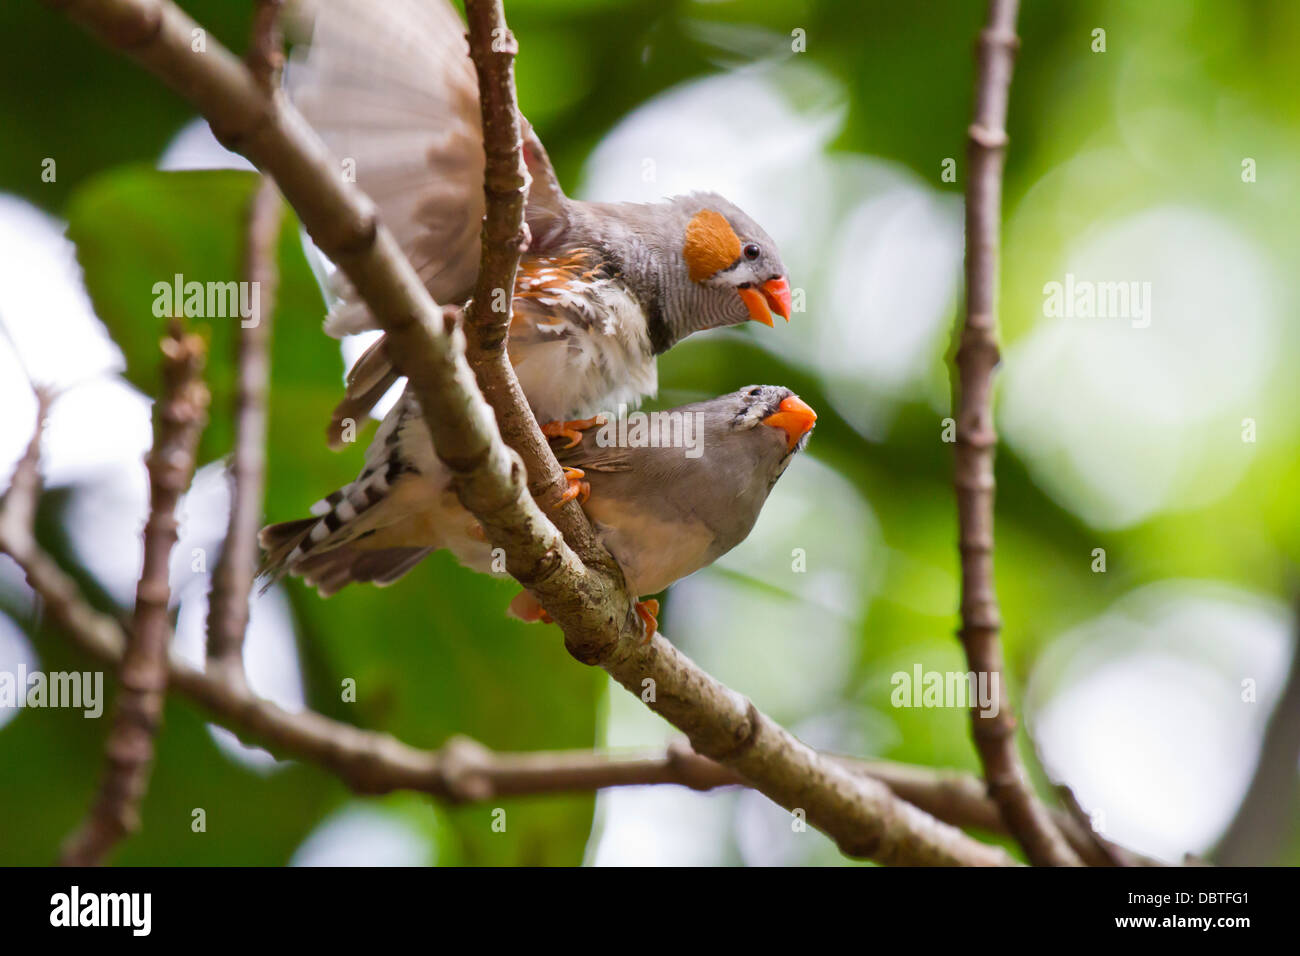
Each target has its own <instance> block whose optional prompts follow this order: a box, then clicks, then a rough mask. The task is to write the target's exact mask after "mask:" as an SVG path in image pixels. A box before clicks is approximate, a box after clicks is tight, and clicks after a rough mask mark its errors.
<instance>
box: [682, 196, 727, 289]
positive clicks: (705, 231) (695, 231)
mask: <svg viewBox="0 0 1300 956" xmlns="http://www.w3.org/2000/svg"><path fill="white" fill-rule="evenodd" d="M682 258H683V259H685V260H686V266H687V268H688V269H689V270H690V276H691V281H692V282H703V281H704V280H705V279H707V278H708V277H709V276H711V275H713V273H715V272H717V271H718V270H719V269H725V268H727V266H729V265H731V264H732V263H733V262H735V261H736V260H737V259H739V258H740V238H739V237H738V236H737V235H736V233H735V231H734V230H733V229H732V228H731V224H730V223H729V222H727V220H726V219H725V218H724V217H723V216H722V215H721V214H720V213H716V212H714V211H713V210H712V209H705V210H703V211H702V212H697V213H696V214H695V216H694V218H692V219H691V221H690V223H689V224H688V225H687V226H686V245H684V246H683V247H682Z"/></svg>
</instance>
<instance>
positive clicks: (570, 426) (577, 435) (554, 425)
mask: <svg viewBox="0 0 1300 956" xmlns="http://www.w3.org/2000/svg"><path fill="white" fill-rule="evenodd" d="M603 424H605V416H604V415H593V416H592V417H591V418H578V419H575V420H573V421H570V422H547V423H546V424H545V425H543V426H542V434H543V435H545V436H546V437H547V438H567V439H569V443H568V444H567V445H565V446H564V448H562V449H560V450H561V451H564V450H565V449H568V448H572V447H573V446H575V445H580V444H582V433H583V432H584V431H586V430H587V429H588V428H595V427H596V426H597V425H603Z"/></svg>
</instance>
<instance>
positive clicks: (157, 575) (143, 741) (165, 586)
mask: <svg viewBox="0 0 1300 956" xmlns="http://www.w3.org/2000/svg"><path fill="white" fill-rule="evenodd" d="M162 351H163V363H162V375H163V393H162V397H161V398H159V399H158V401H157V402H156V403H155V405H154V414H155V424H154V443H153V449H152V450H151V451H150V453H149V458H148V466H149V485H150V512H149V520H148V522H147V523H146V524H145V528H144V568H143V570H142V571H141V572H140V583H139V585H137V587H136V596H135V620H134V624H133V625H132V628H131V636H130V638H129V639H128V640H127V641H126V646H125V648H124V650H123V653H122V663H121V670H120V672H119V680H120V682H121V690H120V691H119V695H118V698H117V709H116V714H115V715H114V718H113V726H112V728H111V729H110V730H109V733H108V741H107V743H106V744H105V748H104V750H105V754H106V756H107V758H108V767H107V769H106V771H105V773H104V779H103V782H102V784H101V786H100V790H99V796H98V797H97V798H96V800H95V803H94V805H93V806H92V807H91V809H90V812H89V814H88V815H87V817H86V820H85V821H84V822H83V823H82V825H81V827H80V828H79V829H78V830H77V832H75V833H74V834H73V835H72V836H71V837H70V838H69V840H68V842H67V844H66V845H65V847H64V851H63V860H62V862H63V863H64V864H65V865H68V866H96V865H98V864H100V863H102V862H103V860H104V857H105V856H106V855H107V854H108V852H109V851H110V850H111V849H112V848H113V846H114V844H116V843H117V842H118V841H119V840H120V839H122V837H124V836H126V835H127V834H130V833H134V832H135V831H136V829H138V828H139V825H140V804H141V802H142V801H143V799H144V794H145V791H146V790H148V787H149V770H150V766H151V765H152V763H153V753H154V747H153V739H154V735H155V734H156V733H157V731H158V724H159V722H160V721H161V719H162V709H163V698H164V696H165V694H166V691H167V645H168V643H169V641H170V638H171V621H170V620H169V618H168V616H167V602H168V599H169V598H170V596H171V587H170V585H169V583H168V572H169V566H170V563H171V553H172V547H173V546H174V545H175V544H176V529H177V520H176V505H177V503H178V502H179V501H180V497H181V495H182V494H184V493H185V489H186V488H188V487H189V484H190V479H191V478H192V477H193V475H194V464H195V455H196V452H197V450H198V444H199V433H200V432H201V431H202V429H203V422H204V418H205V412H206V409H207V404H208V390H207V388H206V387H205V386H204V384H203V381H202V379H201V377H200V371H201V370H202V368H203V353H204V346H203V339H201V338H200V337H199V336H197V335H188V334H186V333H185V332H184V331H183V330H182V328H181V325H180V323H179V321H174V322H173V325H172V330H171V333H170V335H169V336H168V337H167V338H165V339H163V340H162Z"/></svg>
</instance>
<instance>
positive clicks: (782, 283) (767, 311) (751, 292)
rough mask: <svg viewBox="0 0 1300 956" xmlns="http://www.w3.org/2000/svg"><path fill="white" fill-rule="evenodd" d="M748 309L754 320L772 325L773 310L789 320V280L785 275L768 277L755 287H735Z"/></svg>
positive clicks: (769, 326) (768, 325)
mask: <svg viewBox="0 0 1300 956" xmlns="http://www.w3.org/2000/svg"><path fill="white" fill-rule="evenodd" d="M736 291H737V292H739V293H740V298H741V299H742V300H744V303H745V308H747V309H749V317H750V318H751V319H753V320H754V321H755V322H762V323H763V324H764V325H766V326H767V327H768V328H771V327H772V313H773V312H775V313H776V314H777V315H779V316H780V317H781V318H783V319H785V320H786V321H787V322H789V321H790V282H789V280H788V279H786V277H785V276H781V277H780V278H778V279H768V280H767V281H766V282H764V283H763V284H762V285H761V286H759V287H758V288H757V289H755V288H754V287H752V286H751V287H749V288H748V289H737V290H736Z"/></svg>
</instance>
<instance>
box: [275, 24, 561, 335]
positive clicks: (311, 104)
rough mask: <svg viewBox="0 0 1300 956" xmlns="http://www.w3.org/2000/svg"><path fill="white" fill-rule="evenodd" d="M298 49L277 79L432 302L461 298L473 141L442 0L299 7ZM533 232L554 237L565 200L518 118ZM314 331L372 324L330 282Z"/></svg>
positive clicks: (476, 147)
mask: <svg viewBox="0 0 1300 956" xmlns="http://www.w3.org/2000/svg"><path fill="white" fill-rule="evenodd" d="M297 12H298V14H299V16H298V21H299V24H300V26H301V27H302V28H303V29H304V30H310V35H311V39H310V44H309V46H308V48H307V51H306V53H305V54H303V55H298V54H296V55H295V59H294V62H293V63H292V64H291V67H290V69H289V71H288V73H287V75H286V86H287V87H288V89H289V91H290V95H291V96H292V98H293V101H294V103H295V104H296V105H297V106H298V108H299V110H300V111H301V112H302V113H303V115H304V116H305V117H306V118H307V121H308V122H309V123H310V124H311V125H312V127H313V128H314V129H315V130H316V132H317V133H318V134H319V135H320V136H321V138H322V139H324V141H325V143H326V145H328V146H329V148H330V150H331V151H332V152H333V153H334V155H335V156H336V157H337V158H338V159H339V160H340V162H341V163H343V164H344V166H343V170H342V172H343V174H345V175H346V174H348V173H354V174H355V176H356V182H357V183H358V184H359V185H360V186H361V188H362V190H364V191H365V192H366V194H367V195H369V196H370V198H371V199H373V200H374V201H375V203H376V204H377V205H378V207H379V213H380V217H381V218H382V220H383V222H384V223H385V225H386V226H387V227H388V228H389V229H390V230H392V232H393V234H394V235H395V236H396V237H397V240H398V242H399V243H400V244H401V246H402V248H403V250H405V252H406V254H407V256H408V257H409V258H410V259H411V262H412V263H413V264H414V265H415V267H416V270H417V271H418V272H419V274H420V277H421V279H422V280H424V282H425V284H426V286H427V287H428V289H429V291H430V292H431V293H432V295H433V297H434V299H436V300H437V301H439V302H444V303H446V302H461V301H463V300H464V298H465V297H466V296H468V294H469V291H470V289H471V288H472V287H473V283H474V277H475V276H476V275H477V274H478V262H479V252H480V245H479V232H480V228H481V223H482V219H483V208H484V200H483V165H484V158H483V137H482V132H481V121H480V114H479V101H478V81H477V78H476V77H475V74H474V70H473V67H472V65H471V63H470V59H469V48H468V44H467V43H466V41H465V25H464V23H463V22H462V21H461V19H460V16H459V15H458V14H457V13H456V12H455V10H453V9H452V7H451V6H450V4H448V3H447V2H446V0H311V2H303V0H300V2H299V4H298V10H297ZM524 127H525V134H524V135H525V144H526V150H525V159H526V161H527V163H528V167H529V171H530V173H531V175H532V177H533V180H534V183H533V187H532V190H531V192H530V196H529V205H528V210H527V216H528V219H529V225H530V227H532V228H533V231H534V233H535V235H548V236H554V235H556V234H558V233H559V232H560V231H562V228H563V222H564V207H565V204H566V200H565V199H564V195H563V193H562V192H561V191H560V189H559V184H558V182H557V180H556V177H555V172H554V170H553V169H552V167H551V164H550V160H549V159H548V158H547V156H546V151H545V149H544V148H543V147H542V144H541V142H540V141H539V140H538V139H537V136H536V134H535V133H534V132H533V130H532V127H531V126H529V125H528V124H527V122H526V121H525V123H524ZM337 291H338V292H339V293H340V295H341V296H342V298H343V302H341V303H340V304H339V305H338V306H337V307H336V308H335V309H334V310H333V311H332V312H331V315H330V317H329V319H328V320H327V322H326V331H328V332H330V334H332V335H340V336H341V335H345V334H350V333H354V332H360V331H364V330H367V329H373V328H376V327H377V326H376V323H375V321H374V319H373V317H371V316H370V315H369V313H368V312H367V311H366V310H365V308H364V306H362V305H361V304H360V302H359V301H357V300H356V297H355V295H354V294H352V292H351V290H350V289H349V288H348V287H347V285H346V283H343V282H342V280H341V279H340V280H339V286H338V289H337Z"/></svg>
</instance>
